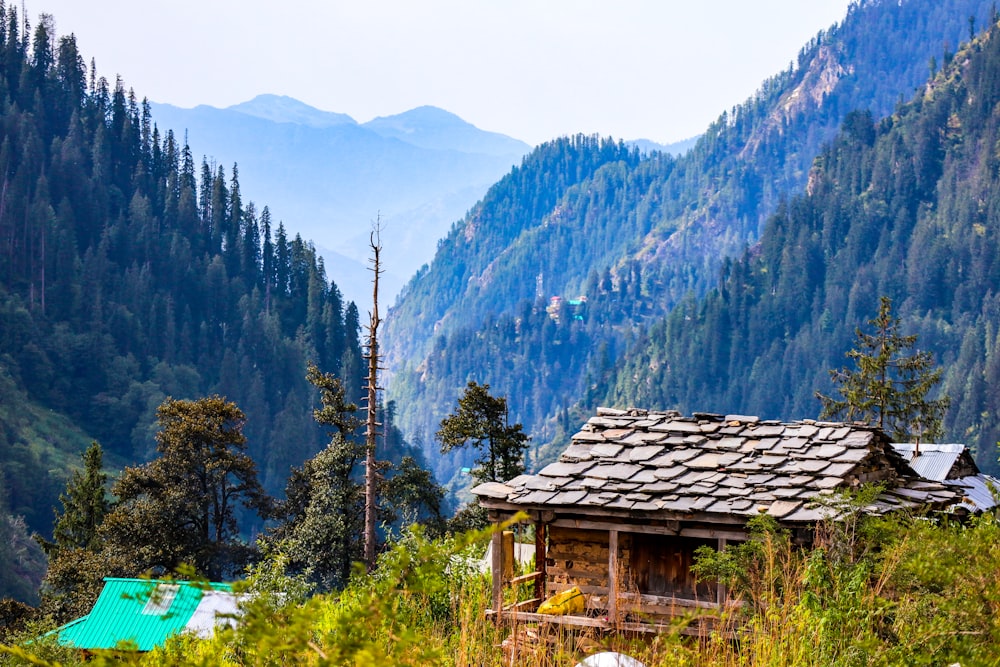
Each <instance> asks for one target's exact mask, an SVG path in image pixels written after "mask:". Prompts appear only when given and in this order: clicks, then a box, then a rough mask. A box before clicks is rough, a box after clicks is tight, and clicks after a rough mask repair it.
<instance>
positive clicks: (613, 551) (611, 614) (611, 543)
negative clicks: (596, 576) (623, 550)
mask: <svg viewBox="0 0 1000 667" xmlns="http://www.w3.org/2000/svg"><path fill="white" fill-rule="evenodd" d="M608 620H609V621H611V622H612V623H616V622H617V621H618V531H617V530H610V531H608Z"/></svg>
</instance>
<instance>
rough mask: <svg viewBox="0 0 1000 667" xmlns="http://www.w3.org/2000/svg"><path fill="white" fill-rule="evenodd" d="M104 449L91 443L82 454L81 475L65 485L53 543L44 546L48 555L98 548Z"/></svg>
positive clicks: (105, 501) (104, 498) (104, 478)
mask: <svg viewBox="0 0 1000 667" xmlns="http://www.w3.org/2000/svg"><path fill="white" fill-rule="evenodd" d="M103 465H104V450H103V449H101V446H100V445H99V444H97V442H96V441H95V442H92V443H91V444H90V447H88V448H87V450H86V451H85V452H84V453H83V472H82V473H81V472H79V471H77V472H74V473H73V478H72V479H71V480H70V481H69V484H67V485H66V493H64V494H62V495H60V496H59V500H60V502H62V505H63V511H62V514H60V515H57V516H56V524H55V528H54V529H53V538H54V539H55V543H54V544H51V543H46V544H44V545H43V548H45V550H46V552H47V553H49V554H51V553H52V552H53V551H54V549H53V547H54V548H55V549H67V548H70V549H71V548H80V549H94V548H95V547H96V546H97V528H98V527H99V526H100V525H101V522H102V521H103V520H104V515H105V514H107V513H108V508H109V504H108V498H107V489H106V486H107V483H108V475H107V473H105V472H104V470H103Z"/></svg>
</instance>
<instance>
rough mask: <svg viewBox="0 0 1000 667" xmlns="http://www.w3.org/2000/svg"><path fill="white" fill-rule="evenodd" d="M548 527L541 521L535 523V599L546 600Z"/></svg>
mask: <svg viewBox="0 0 1000 667" xmlns="http://www.w3.org/2000/svg"><path fill="white" fill-rule="evenodd" d="M547 532H548V527H547V526H546V525H545V524H544V523H542V521H541V520H538V521H536V522H535V571H536V572H538V573H539V574H538V578H537V579H535V597H536V598H538V599H539V600H544V599H545V537H546V533H547Z"/></svg>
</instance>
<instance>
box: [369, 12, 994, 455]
mask: <svg viewBox="0 0 1000 667" xmlns="http://www.w3.org/2000/svg"><path fill="white" fill-rule="evenodd" d="M990 11H991V3H989V2H985V1H982V0H979V1H975V0H945V1H937V0H935V1H930V0H908V1H906V2H888V1H880V0H869V1H867V2H861V3H858V4H856V5H852V7H851V9H850V11H849V13H848V16H847V17H846V18H845V20H844V21H843V22H842V23H841V24H840V25H838V26H835V27H833V28H832V29H831V30H829V31H826V32H822V33H820V34H819V35H818V36H817V37H816V39H814V40H813V41H812V42H810V43H809V44H807V45H806V46H805V47H804V48H803V49H802V51H801V52H800V53H799V55H798V58H797V62H795V63H793V64H792V65H790V67H789V69H787V70H786V71H784V72H782V73H780V74H778V75H776V76H774V77H772V78H771V79H769V80H767V81H765V82H764V84H763V85H762V86H761V89H760V90H759V92H758V93H757V94H756V95H755V96H754V97H753V98H752V99H750V100H748V101H747V102H745V103H744V104H742V105H740V106H738V107H735V108H734V109H732V110H731V111H727V112H725V113H723V114H722V115H721V116H720V117H719V119H718V120H717V121H716V122H715V123H713V124H712V125H711V126H710V127H709V128H708V130H707V131H706V133H705V134H704V136H703V137H702V138H701V139H700V140H699V142H698V143H697V144H696V145H695V147H694V148H692V149H691V150H690V151H689V152H688V153H686V154H685V155H683V156H681V157H679V158H676V159H675V158H672V157H669V156H663V155H654V156H651V157H650V158H648V159H642V160H637V159H635V158H634V157H633V156H631V155H627V154H622V153H620V152H618V153H615V152H609V151H608V148H607V147H608V146H614V144H613V143H612V142H608V141H601V140H598V139H597V138H581V137H578V138H575V139H564V140H559V141H555V142H552V143H551V144H548V145H545V146H541V147H539V148H538V149H537V150H536V152H535V153H534V154H532V155H530V156H528V157H527V158H526V159H525V161H524V163H523V164H522V165H521V167H520V168H519V169H517V170H515V171H514V172H513V173H512V174H511V176H510V177H508V178H505V179H503V180H502V181H501V182H500V183H498V184H497V186H495V188H494V190H492V191H491V193H490V194H488V195H487V196H486V197H485V198H484V199H483V201H482V202H480V204H479V205H477V207H475V208H474V209H473V210H472V211H471V212H470V214H469V215H468V216H467V217H466V218H465V219H464V220H463V221H460V222H459V223H457V224H456V225H455V227H454V228H453V229H452V232H451V233H450V234H449V236H448V237H447V238H445V239H444V240H443V241H442V242H441V244H440V246H439V249H438V254H437V256H436V257H435V260H434V262H433V263H432V264H431V265H430V266H429V267H428V268H427V269H426V270H424V271H422V272H420V273H418V274H417V276H416V277H415V278H414V279H413V280H412V281H411V282H410V284H409V286H408V287H407V288H406V289H405V290H404V292H403V294H402V296H401V297H400V299H399V301H398V303H397V305H396V307H395V308H394V309H393V311H392V312H391V313H390V319H389V328H388V331H387V335H388V337H389V341H388V342H389V348H388V349H389V356H388V361H389V365H390V367H391V369H392V372H393V380H392V384H391V385H390V390H389V391H390V394H391V395H392V396H393V397H394V398H395V399H396V400H397V402H398V403H399V405H400V406H401V411H400V416H401V424H402V425H403V427H404V429H405V430H406V431H407V432H409V433H412V434H416V435H417V436H418V437H420V438H422V439H423V440H424V441H425V442H429V441H430V439H431V434H432V433H433V431H434V429H435V428H436V424H437V422H438V421H439V420H440V418H441V416H443V414H444V412H445V411H446V410H447V409H448V407H449V406H450V405H451V404H453V402H454V400H455V398H456V397H457V395H458V393H459V392H460V390H461V388H462V387H463V386H464V384H465V382H466V381H467V380H470V379H475V380H478V381H481V382H489V383H490V384H491V385H492V386H493V387H494V389H495V390H497V391H499V392H500V393H503V394H505V395H507V396H508V399H509V404H510V405H511V407H512V410H513V414H512V417H513V418H515V419H517V420H520V421H523V422H524V423H525V425H526V427H527V428H528V429H529V430H530V431H531V432H532V433H533V435H534V436H535V438H536V443H541V442H545V441H547V440H549V439H550V438H551V437H553V435H554V434H555V432H556V430H558V422H557V421H555V420H554V419H553V418H554V417H557V416H560V415H561V416H562V418H563V421H564V422H565V421H566V413H565V411H566V409H567V407H568V406H570V405H571V404H573V403H574V402H575V401H576V400H577V399H578V398H579V397H580V396H584V395H586V394H593V393H594V392H595V391H596V390H597V386H598V384H599V382H600V381H601V379H602V378H603V377H605V375H606V372H607V369H608V368H610V366H611V364H613V363H614V362H615V361H616V360H617V359H618V358H619V357H620V355H621V354H622V352H623V351H624V350H625V349H626V348H627V346H628V345H629V344H630V343H631V341H633V340H635V336H636V335H640V334H641V333H642V332H643V331H645V330H646V328H647V327H648V326H650V325H651V324H652V323H653V322H655V321H657V320H658V319H659V318H661V317H663V316H664V315H665V314H666V313H668V312H670V310H671V309H672V308H673V306H674V304H676V303H678V302H679V301H680V300H681V299H683V298H684V296H685V295H686V294H689V293H694V294H702V293H704V292H705V291H706V290H708V289H709V288H711V287H712V286H713V285H714V284H715V283H716V280H717V277H718V275H719V270H720V268H721V267H722V261H723V259H724V258H725V257H727V256H734V255H738V254H739V253H740V252H741V251H742V250H743V248H744V247H745V246H746V244H748V243H753V242H754V241H756V239H757V237H758V235H759V233H760V229H761V226H762V225H763V223H764V221H765V220H766V219H767V217H768V216H769V215H771V214H772V213H773V212H774V210H775V208H776V207H777V205H778V203H779V202H780V201H781V200H782V199H783V198H784V197H786V196H787V195H788V194H789V193H794V192H797V191H801V189H802V188H803V187H804V186H805V183H806V179H807V176H808V173H809V165H810V164H811V162H812V160H813V158H814V157H815V156H816V155H817V154H818V153H819V151H820V150H821V149H822V147H823V145H824V143H825V142H827V141H829V140H830V139H831V138H832V137H833V136H834V135H835V133H836V130H837V128H838V127H839V125H840V124H841V122H842V121H843V119H844V118H845V117H846V116H847V114H848V113H849V112H850V111H852V110H855V109H864V110H868V111H869V112H870V113H871V114H872V115H873V117H875V118H881V117H883V116H884V115H886V114H888V113H890V112H891V111H892V109H893V108H894V107H895V105H896V104H898V103H899V101H900V100H901V99H904V98H908V97H909V96H911V95H912V93H913V91H914V90H915V89H916V88H917V87H918V86H920V85H921V84H922V83H923V82H924V81H925V80H926V78H927V75H928V66H929V63H931V60H932V59H933V60H935V61H936V62H940V63H944V62H947V61H948V60H949V58H950V55H949V52H950V51H953V50H954V48H955V45H957V44H958V43H960V41H961V40H963V39H968V37H969V35H970V32H972V31H974V30H975V28H976V27H977V26H980V27H981V26H984V25H986V24H987V23H988V19H989V16H990ZM567 147H573V150H574V153H573V154H574V155H576V153H578V152H581V151H583V152H586V157H585V158H574V159H575V160H577V161H580V160H581V159H583V160H584V163H585V164H588V165H590V167H589V168H588V169H582V170H581V169H575V170H573V171H572V172H569V173H572V174H575V178H568V179H566V178H564V179H559V180H557V181H555V182H553V183H548V182H546V181H545V179H544V177H543V176H542V172H540V173H539V174H537V175H533V174H532V172H533V171H535V170H540V169H549V170H551V169H552V168H553V166H552V160H551V159H548V158H549V156H556V157H558V156H559V155H560V153H563V152H565V151H566V149H567ZM556 164H557V165H558V164H566V161H565V160H561V161H560V162H556ZM564 173H565V172H564ZM553 297H559V299H558V300H554V299H553ZM578 297H585V299H586V301H585V303H582V304H581V305H571V304H570V302H571V301H573V302H576V301H582V300H581V299H579V298H578ZM560 309H566V311H567V312H566V314H564V315H563V316H560V314H559V310H560ZM454 465H455V464H454V463H449V462H441V463H440V465H439V471H442V472H447V471H448V470H450V469H453V468H454Z"/></svg>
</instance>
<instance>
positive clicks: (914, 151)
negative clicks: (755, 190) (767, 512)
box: [604, 24, 1000, 471]
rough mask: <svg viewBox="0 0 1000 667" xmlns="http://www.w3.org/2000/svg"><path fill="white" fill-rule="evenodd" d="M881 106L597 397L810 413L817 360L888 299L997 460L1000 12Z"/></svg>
mask: <svg viewBox="0 0 1000 667" xmlns="http://www.w3.org/2000/svg"><path fill="white" fill-rule="evenodd" d="M942 64H943V69H942V70H941V71H940V72H938V73H937V75H936V76H934V77H933V78H932V79H931V81H930V82H929V83H928V84H927V85H926V87H925V88H923V89H922V90H921V91H919V92H918V94H917V96H916V97H915V99H914V100H913V101H912V102H910V103H908V104H906V105H903V106H900V107H899V108H898V109H897V110H896V111H895V112H894V113H893V114H891V115H890V116H888V117H887V118H885V119H883V120H881V121H879V122H874V121H873V119H872V116H871V115H870V114H867V113H854V114H851V115H850V116H848V118H847V119H846V120H845V122H844V125H843V129H842V131H841V133H840V135H839V136H838V137H837V139H836V140H835V141H834V142H833V144H832V145H831V146H830V147H829V148H828V149H827V150H825V151H824V152H823V153H822V154H821V155H820V156H819V158H818V159H817V160H816V162H815V163H814V166H813V169H812V170H811V172H810V175H809V183H808V188H807V190H806V192H805V193H804V194H801V195H799V196H797V197H795V198H794V199H792V200H791V201H789V202H788V204H787V205H784V206H781V207H779V210H778V211H777V212H776V213H775V214H774V215H773V216H772V217H771V218H770V220H769V221H768V223H767V226H766V228H765V231H764V234H763V235H762V237H761V239H760V242H759V243H758V244H755V245H754V246H753V247H751V248H750V249H748V250H747V251H746V252H745V253H743V254H742V255H741V256H740V257H739V258H737V259H735V260H734V261H732V262H727V263H726V266H725V270H724V272H723V280H722V282H721V283H720V285H719V286H718V287H717V288H716V289H713V290H712V291H711V292H710V293H709V294H708V295H706V296H705V298H703V299H700V300H691V301H688V302H686V303H684V304H683V305H682V306H681V307H679V308H677V309H675V310H674V312H673V313H671V314H670V316H669V317H667V318H666V319H665V320H663V321H661V322H659V323H658V324H656V325H655V326H653V327H652V328H651V329H650V331H649V333H648V335H647V336H645V337H644V339H643V340H642V341H641V344H639V345H637V346H636V347H635V348H634V349H633V350H632V351H631V353H630V354H629V355H627V359H626V361H625V363H624V364H623V365H622V366H621V367H620V368H619V369H618V370H617V372H616V373H615V374H614V375H613V378H612V380H611V382H609V386H608V390H609V391H608V394H607V395H606V396H605V397H604V400H605V401H610V402H611V403H613V404H617V405H621V406H624V405H656V406H670V407H677V408H679V409H681V410H704V409H709V410H712V411H719V412H727V411H730V412H743V411H746V412H747V413H752V414H759V415H761V416H764V417H771V418H774V417H779V416H780V417H782V418H800V417H814V416H815V415H816V413H817V412H818V409H819V403H818V401H817V399H816V397H815V396H814V392H815V391H817V390H819V391H821V392H823V393H824V394H827V395H830V394H831V393H832V390H833V387H832V386H831V381H830V379H829V377H828V374H827V370H828V369H833V368H841V367H845V366H847V367H850V363H849V362H848V360H847V359H846V358H845V353H846V352H847V350H849V349H851V348H852V347H854V344H855V336H854V332H855V328H856V327H861V326H863V325H864V328H865V329H866V330H870V327H868V326H866V325H865V322H866V321H867V320H870V319H872V318H874V317H875V315H876V314H877V311H878V300H879V297H880V296H882V295H885V296H889V297H890V298H892V300H893V302H894V304H895V308H894V314H895V315H897V316H898V317H900V319H901V322H902V328H903V330H904V331H905V332H907V333H912V334H916V335H917V336H918V344H919V346H920V349H921V350H924V351H930V352H932V353H933V354H934V356H935V359H936V360H937V361H938V362H939V363H940V364H941V365H942V367H943V369H944V378H943V383H942V385H943V386H942V390H943V392H945V393H946V394H948V395H949V396H950V397H951V399H952V407H951V410H950V411H949V412H948V413H947V415H946V419H945V426H946V429H947V432H948V435H949V436H950V438H951V439H952V440H951V441H959V442H963V443H967V444H969V445H971V446H972V448H973V451H974V452H975V453H976V458H977V463H978V464H979V465H980V467H982V468H983V469H984V470H988V471H996V470H997V469H998V466H997V449H996V447H997V442H998V440H1000V426H998V424H1000V420H998V415H1000V336H998V330H997V324H998V322H1000V176H998V174H1000V169H998V168H1000V158H998V156H997V153H996V146H997V142H998V140H1000V129H998V128H1000V25H996V24H994V25H993V26H991V27H990V29H989V30H988V31H987V32H986V33H985V34H984V35H982V36H981V37H980V38H978V39H977V40H975V41H974V42H972V43H971V44H969V45H967V46H966V47H964V48H962V49H960V50H959V51H958V52H957V53H955V54H954V55H950V56H949V57H948V58H945V59H943V61H942Z"/></svg>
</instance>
